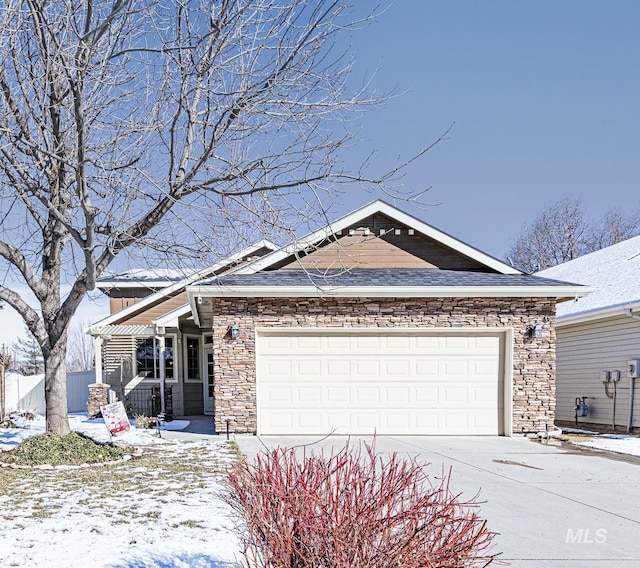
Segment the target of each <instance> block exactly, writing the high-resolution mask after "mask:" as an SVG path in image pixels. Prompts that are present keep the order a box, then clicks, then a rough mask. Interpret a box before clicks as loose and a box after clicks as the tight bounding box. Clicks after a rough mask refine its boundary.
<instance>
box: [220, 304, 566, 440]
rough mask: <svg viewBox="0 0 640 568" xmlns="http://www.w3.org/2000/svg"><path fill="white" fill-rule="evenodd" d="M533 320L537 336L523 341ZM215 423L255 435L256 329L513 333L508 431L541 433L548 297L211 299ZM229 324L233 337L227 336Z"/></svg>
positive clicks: (551, 365)
mask: <svg viewBox="0 0 640 568" xmlns="http://www.w3.org/2000/svg"><path fill="white" fill-rule="evenodd" d="M536 321H539V322H541V323H543V326H544V331H543V337H542V338H541V339H531V338H529V337H527V329H528V327H529V326H530V325H532V324H534V323H535V322H536ZM213 322H214V324H213V355H214V366H215V397H216V398H215V400H216V415H215V422H216V427H217V429H218V431H219V432H223V431H225V429H226V423H225V419H227V418H229V419H231V423H230V429H231V431H232V432H237V433H254V432H255V431H256V425H257V419H256V365H255V328H256V327H305V328H310V327H313V328H315V327H318V328H322V327H327V328H352V327H379V328H385V327H387V328H402V327H424V328H425V329H429V328H432V327H440V328H446V327H451V328H460V327H469V328H475V327H482V328H492V327H496V328H509V327H512V328H513V329H514V333H513V338H514V353H513V381H514V385H513V433H514V434H526V433H530V432H539V431H544V429H545V425H547V424H548V425H549V426H552V425H553V421H554V418H555V343H556V335H555V300H554V299H549V298H435V299H434V298H424V299H421V298H418V299H380V300H376V299H358V298H330V299H319V298H291V299H287V298H246V299H245V298H228V299H221V298H215V299H214V300H213ZM234 322H237V323H238V325H239V327H240V337H239V338H238V339H236V340H233V339H231V336H230V334H229V326H230V325H231V324H233V323H234Z"/></svg>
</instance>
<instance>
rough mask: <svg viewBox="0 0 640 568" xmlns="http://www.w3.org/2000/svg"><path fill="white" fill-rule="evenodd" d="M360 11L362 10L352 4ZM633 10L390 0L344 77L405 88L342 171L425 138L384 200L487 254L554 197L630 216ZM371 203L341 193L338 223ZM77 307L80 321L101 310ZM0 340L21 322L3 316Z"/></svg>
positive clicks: (637, 108)
mask: <svg viewBox="0 0 640 568" xmlns="http://www.w3.org/2000/svg"><path fill="white" fill-rule="evenodd" d="M361 8H362V5H361V4H360V5H359V9H361ZM639 29H640V2H638V1H637V0H633V1H629V0H616V1H615V2H605V1H604V0H602V1H592V0H580V1H578V0H562V1H560V2H558V1H553V2H552V1H551V0H544V1H542V0H539V1H535V2H534V1H527V2H525V1H519V0H501V1H498V0H483V1H482V2H478V1H461V0H456V1H446V0H397V2H396V3H395V4H394V5H392V6H390V7H389V8H388V9H387V10H386V11H385V12H384V13H383V14H381V15H380V16H379V17H378V18H377V21H376V22H375V23H373V24H372V25H370V26H369V27H368V28H366V29H364V30H362V31H359V32H357V33H354V34H353V36H352V42H353V46H352V47H353V55H354V57H355V59H356V61H355V70H354V73H355V75H354V81H359V80H360V79H362V78H363V77H365V76H367V77H370V76H371V75H372V74H373V73H375V78H374V84H375V85H376V87H379V88H380V89H382V90H385V91H393V90H398V91H403V92H404V94H403V95H402V96H399V97H397V98H395V99H394V100H392V101H390V102H389V103H388V104H387V105H386V106H385V107H384V108H381V109H375V110H371V111H369V113H368V114H367V115H366V117H365V119H364V122H363V128H362V133H361V139H362V141H361V143H360V144H359V145H358V146H357V147H356V148H354V150H353V151H352V152H351V153H350V154H349V155H348V156H347V159H348V160H353V162H349V163H350V164H355V163H357V162H358V159H362V158H363V157H364V156H367V155H368V154H369V153H370V152H371V151H374V150H375V151H376V152H377V154H376V160H375V165H376V166H377V167H378V168H379V171H383V170H385V169H386V168H389V167H392V166H393V165H394V164H395V163H396V160H397V158H398V157H404V158H406V157H408V156H410V155H412V154H413V153H414V152H416V151H417V150H419V149H420V148H422V147H423V146H426V145H428V144H430V143H432V142H433V141H434V140H436V139H437V138H438V137H439V136H440V135H441V134H442V133H443V132H445V131H446V130H447V129H448V128H449V127H450V126H451V125H452V124H454V123H455V125H454V126H453V128H452V130H451V132H450V134H449V137H448V139H447V140H446V141H444V142H442V143H441V144H439V145H438V146H437V147H435V148H434V149H433V150H431V151H430V152H429V153H428V154H427V155H426V156H425V157H423V158H422V159H421V160H420V161H418V162H417V163H414V164H413V165H412V166H411V168H410V169H409V170H408V172H407V175H406V176H405V178H404V179H403V183H404V184H405V186H406V189H408V190H412V191H420V190H422V189H424V188H427V187H431V190H430V191H429V193H428V194H427V195H426V197H425V201H426V202H427V203H430V204H432V206H430V207H427V208H426V209H425V208H416V207H412V206H410V205H408V204H407V203H404V202H402V201H396V202H395V205H397V206H398V207H400V208H401V209H404V210H405V211H407V212H408V213H411V214H413V215H415V216H417V217H419V218H420V219H422V220H424V221H425V222H427V223H429V224H432V225H434V226H436V227H438V228H439V229H441V230H443V231H445V232H447V233H449V234H451V235H453V236H455V237H457V238H459V239H461V240H463V241H465V242H467V243H468V244H470V245H472V246H475V247H477V248H479V249H480V250H483V251H484V252H487V253H489V254H492V255H493V256H496V257H498V258H504V257H505V255H506V253H507V250H508V248H509V246H510V244H511V242H512V240H513V239H514V238H515V237H516V236H517V235H518V234H519V233H520V231H521V229H522V226H523V224H524V223H525V222H527V221H531V220H532V219H533V218H534V217H535V216H536V214H537V213H538V212H539V211H540V210H541V209H542V208H543V207H545V206H546V205H548V204H550V203H552V202H554V201H556V200H557V199H560V198H561V197H563V196H564V195H570V196H578V195H581V196H582V198H583V200H584V203H585V206H586V208H587V210H588V212H589V213H590V214H592V215H594V216H599V215H600V214H602V213H604V212H605V211H607V210H609V209H611V208H620V209H622V210H635V209H638V208H639V207H640V192H639V191H638V187H639V186H640V183H639V182H640V159H639V158H640V156H639V150H640V33H638V30H639ZM377 198H385V199H386V200H387V201H390V202H391V203H392V204H394V202H393V201H392V200H391V199H389V198H387V197H385V196H383V195H381V194H366V193H364V192H362V191H359V190H354V191H350V192H349V193H347V194H344V195H342V196H341V197H339V198H338V203H337V204H336V205H335V206H334V208H333V210H332V212H333V213H334V214H335V215H336V216H338V215H342V214H345V213H348V212H349V211H351V210H353V209H355V208H357V207H359V206H361V205H363V204H365V203H367V202H368V201H371V200H373V199H377ZM106 305H107V303H106V301H104V300H103V301H101V302H100V304H99V305H95V304H89V303H85V304H84V307H83V309H82V310H81V312H80V313H79V314H78V317H77V319H78V320H85V321H86V320H89V321H95V320H96V319H99V318H100V317H101V316H103V315H106ZM0 319H1V320H2V326H1V328H2V329H0V343H3V342H4V343H10V342H11V341H12V338H14V337H15V335H16V331H18V330H22V329H23V325H22V323H21V322H20V320H19V318H17V314H12V313H10V310H8V309H5V310H3V313H2V314H1V318H0Z"/></svg>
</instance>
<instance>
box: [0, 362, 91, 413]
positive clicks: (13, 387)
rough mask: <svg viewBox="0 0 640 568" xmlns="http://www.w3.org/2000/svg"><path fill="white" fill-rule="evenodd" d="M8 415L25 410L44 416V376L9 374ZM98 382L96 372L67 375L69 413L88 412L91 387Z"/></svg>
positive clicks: (7, 388)
mask: <svg viewBox="0 0 640 568" xmlns="http://www.w3.org/2000/svg"><path fill="white" fill-rule="evenodd" d="M6 379H7V387H6V392H7V395H6V396H7V398H6V404H5V406H6V409H7V413H9V412H13V411H14V410H24V411H28V412H33V413H34V414H44V411H45V404H44V375H43V374H41V375H33V376H31V377H23V376H22V375H18V374H16V373H7V375H6ZM95 382H96V374H95V372H94V371H82V372H80V373H67V405H68V407H69V412H86V410H87V400H88V398H89V385H90V384H91V383H95Z"/></svg>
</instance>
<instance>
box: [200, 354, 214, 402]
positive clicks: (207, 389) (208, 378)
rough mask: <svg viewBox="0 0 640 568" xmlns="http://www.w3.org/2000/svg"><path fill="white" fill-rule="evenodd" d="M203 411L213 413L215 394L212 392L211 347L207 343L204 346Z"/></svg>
mask: <svg viewBox="0 0 640 568" xmlns="http://www.w3.org/2000/svg"><path fill="white" fill-rule="evenodd" d="M203 375H204V381H202V382H203V385H204V413H205V414H214V409H215V396H214V393H213V348H212V347H211V345H207V346H205V348H204V373H203Z"/></svg>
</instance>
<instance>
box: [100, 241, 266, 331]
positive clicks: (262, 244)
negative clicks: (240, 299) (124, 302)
mask: <svg viewBox="0 0 640 568" xmlns="http://www.w3.org/2000/svg"><path fill="white" fill-rule="evenodd" d="M261 248H270V249H272V250H273V249H276V248H277V247H276V246H275V245H274V244H273V243H271V242H269V241H267V240H264V239H263V240H261V241H258V242H257V243H255V244H253V245H251V246H250V247H247V248H245V249H243V250H241V251H240V252H238V253H237V254H233V255H231V256H228V257H226V258H224V259H222V260H221V261H219V262H216V263H215V264H213V265H211V266H208V267H207V268H203V269H201V270H198V271H197V272H194V273H193V274H191V276H189V277H188V278H183V279H182V280H180V281H179V282H176V283H175V284H172V285H171V286H168V287H167V288H163V289H162V290H158V291H157V292H155V293H153V294H150V295H149V296H147V297H146V298H143V299H142V300H140V301H139V302H136V303H135V304H132V305H130V306H127V307H126V308H124V309H122V310H120V311H118V312H115V313H114V314H111V315H109V316H107V317H106V318H104V319H102V320H100V321H98V322H96V323H94V324H93V325H92V326H91V327H90V328H89V333H91V334H92V335H93V334H94V330H95V329H99V328H100V327H103V326H105V325H109V324H112V323H114V322H117V321H120V320H122V319H126V318H127V317H128V316H130V315H132V314H135V313H137V312H139V311H142V309H143V308H146V307H147V306H149V305H151V304H153V303H155V302H159V301H161V300H163V299H164V298H166V297H168V296H170V295H171V294H173V293H175V292H179V291H180V290H181V289H183V288H185V287H186V286H187V285H188V284H189V283H191V282H196V281H197V280H202V279H204V278H207V277H208V276H210V275H211V274H212V273H214V272H216V271H218V270H220V269H221V268H224V267H225V266H227V265H229V264H232V263H234V262H238V261H240V260H242V259H243V258H244V257H246V256H249V255H251V253H252V252H255V251H257V250H260V249H261ZM143 284H144V283H143ZM178 309H180V308H178Z"/></svg>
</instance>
